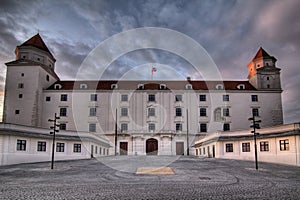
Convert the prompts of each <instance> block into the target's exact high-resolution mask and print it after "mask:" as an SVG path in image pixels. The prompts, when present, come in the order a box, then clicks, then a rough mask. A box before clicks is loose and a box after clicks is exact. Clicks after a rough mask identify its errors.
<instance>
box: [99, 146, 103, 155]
mask: <svg viewBox="0 0 300 200" xmlns="http://www.w3.org/2000/svg"><path fill="white" fill-rule="evenodd" d="M99 154H100V155H101V154H102V148H101V147H99Z"/></svg>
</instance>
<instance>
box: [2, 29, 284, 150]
mask: <svg viewBox="0 0 300 200" xmlns="http://www.w3.org/2000/svg"><path fill="white" fill-rule="evenodd" d="M15 54H16V59H15V60H14V61H12V62H8V63H6V65H7V75H6V85H5V99H4V112H3V123H5V124H14V125H21V126H26V127H33V128H42V129H47V128H49V127H50V126H51V125H52V124H51V123H50V122H48V119H50V118H53V116H54V113H57V114H58V115H59V116H60V119H59V120H58V122H59V124H60V129H61V131H62V132H64V131H66V132H68V131H69V132H88V133H91V134H93V135H99V136H101V137H104V138H107V139H108V141H109V144H110V151H109V154H111V155H112V154H114V153H115V149H114V147H115V142H116V144H117V148H116V152H117V154H120V155H149V154H151V155H183V154H184V155H186V154H191V155H195V149H194V148H188V147H190V146H192V145H193V143H194V141H195V140H197V139H199V138H200V137H202V136H204V135H207V134H208V133H211V132H216V131H238V130H243V129H248V128H249V126H250V121H248V118H249V117H251V116H252V115H255V116H256V117H257V119H261V120H262V123H261V126H262V127H268V126H275V125H280V124H282V123H283V115H282V102H281V93H282V89H281V84H280V69H279V68H277V67H276V59H275V58H274V57H273V56H270V55H269V54H268V53H267V52H266V51H265V50H264V49H262V48H260V49H259V51H258V52H257V54H256V55H255V57H254V58H253V59H252V61H251V62H250V63H249V64H248V71H249V76H248V80H243V81H235V80H230V81H221V80H220V81H200V80H191V79H189V78H188V79H187V80H186V81H164V80H149V81H142V80H141V81H139V80H136V81H129V80H128V81H126V80H122V81H114V80H100V81H99V80H95V81H88V80H87V81H82V80H81V81H76V80H74V81H64V80H60V78H59V76H58V75H57V74H56V73H55V62H56V60H55V58H54V56H53V55H52V54H51V52H50V51H49V49H48V48H47V46H46V45H45V43H44V42H43V40H42V38H41V37H40V35H39V34H37V35H35V36H33V37H32V38H30V39H29V40H27V41H26V42H24V43H23V44H21V45H20V46H17V47H16V51H15ZM116 133H117V134H116ZM116 135H117V138H116ZM106 148H107V147H106ZM90 151H92V153H94V152H93V151H95V150H94V149H90Z"/></svg>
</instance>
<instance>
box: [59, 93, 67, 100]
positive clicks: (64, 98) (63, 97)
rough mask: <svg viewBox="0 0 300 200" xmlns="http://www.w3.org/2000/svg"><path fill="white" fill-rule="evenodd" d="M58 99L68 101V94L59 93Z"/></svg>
mask: <svg viewBox="0 0 300 200" xmlns="http://www.w3.org/2000/svg"><path fill="white" fill-rule="evenodd" d="M60 101H68V95H67V94H61V95H60Z"/></svg>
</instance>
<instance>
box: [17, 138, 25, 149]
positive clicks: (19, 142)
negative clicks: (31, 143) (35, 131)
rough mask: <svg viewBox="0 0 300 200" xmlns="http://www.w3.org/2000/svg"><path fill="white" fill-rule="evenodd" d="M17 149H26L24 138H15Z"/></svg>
mask: <svg viewBox="0 0 300 200" xmlns="http://www.w3.org/2000/svg"><path fill="white" fill-rule="evenodd" d="M17 151H26V140H17Z"/></svg>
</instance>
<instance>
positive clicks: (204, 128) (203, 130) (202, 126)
mask: <svg viewBox="0 0 300 200" xmlns="http://www.w3.org/2000/svg"><path fill="white" fill-rule="evenodd" d="M199 131H200V133H207V124H206V123H200V125H199Z"/></svg>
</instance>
